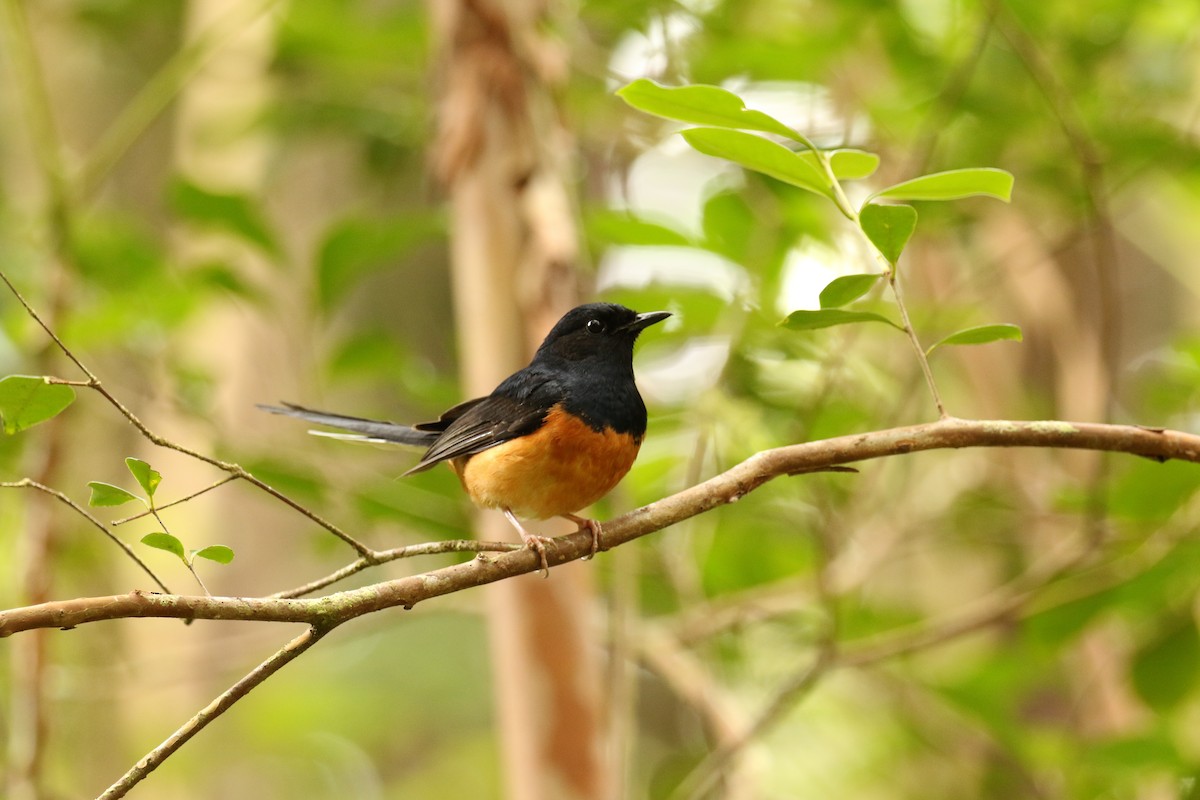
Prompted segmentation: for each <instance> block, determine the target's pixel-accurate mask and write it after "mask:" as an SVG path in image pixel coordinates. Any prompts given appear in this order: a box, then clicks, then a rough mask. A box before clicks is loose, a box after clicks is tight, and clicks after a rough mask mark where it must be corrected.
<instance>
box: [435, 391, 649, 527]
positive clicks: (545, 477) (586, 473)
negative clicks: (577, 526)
mask: <svg viewBox="0 0 1200 800" xmlns="http://www.w3.org/2000/svg"><path fill="white" fill-rule="evenodd" d="M640 447H641V441H640V440H638V439H635V438H634V437H633V436H631V435H629V434H627V433H617V432H616V431H614V430H612V429H611V428H609V429H606V430H604V431H603V432H597V431H595V430H593V429H592V428H590V427H588V425H587V423H585V422H582V421H581V420H579V419H576V418H575V417H573V416H571V415H570V414H567V413H566V412H564V411H563V410H562V408H561V407H559V406H555V407H554V408H552V409H551V410H550V413H549V414H548V415H547V417H546V421H545V422H544V423H543V424H542V427H540V428H538V429H537V430H536V431H534V432H533V433H531V434H529V435H528V436H522V437H520V438H518V439H512V440H510V441H507V442H504V443H503V444H499V445H496V446H495V447H492V448H489V449H487V450H484V451H483V452H482V453H476V454H475V455H473V456H468V457H467V458H460V459H455V460H454V461H453V462H451V465H450V466H451V467H452V468H453V469H454V471H455V473H457V474H458V477H459V480H461V481H462V484H463V488H464V489H466V490H467V494H469V495H470V496H471V500H473V501H474V502H475V503H476V505H480V506H483V507H484V508H508V509H510V510H511V511H512V512H513V513H514V514H516V515H517V516H518V517H525V518H528V519H547V518H549V517H557V516H559V515H562V514H571V513H574V512H576V511H579V510H580V509H582V508H585V507H587V506H589V505H591V504H592V503H594V502H596V501H597V500H599V499H600V498H601V497H603V496H604V495H606V494H608V493H609V492H610V491H612V489H613V487H614V486H616V485H617V483H618V482H619V481H620V480H621V478H623V477H625V473H627V472H629V468H630V467H632V466H633V461H634V459H635V458H637V454H638V449H639V448H640Z"/></svg>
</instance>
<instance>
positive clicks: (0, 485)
mask: <svg viewBox="0 0 1200 800" xmlns="http://www.w3.org/2000/svg"><path fill="white" fill-rule="evenodd" d="M0 489H36V490H37V491H39V492H45V493H46V494H48V495H50V496H51V497H56V498H58V500H59V501H60V502H62V503H65V504H66V505H67V506H69V507H70V508H71V509H72V510H74V511H75V513H76V514H79V515H80V516H81V517H83V518H84V519H86V520H87V521H88V522H90V523H91V524H92V527H94V528H95V529H96V530H98V531H100V532H101V533H103V534H104V535H105V536H107V537H108V538H109V539H111V540H112V541H113V543H114V544H116V545H117V547H120V548H121V549H122V550H124V551H125V555H127V556H129V557H130V558H132V559H133V562H134V563H135V564H137V565H138V566H139V567H141V568H142V571H143V572H145V573H146V574H147V575H149V576H150V580H152V581H154V583H155V584H156V585H157V586H158V588H160V589H162V590H163V591H164V592H166V593H168V594H170V592H171V590H170V589H168V588H167V585H166V584H165V583H163V582H162V581H161V580H159V578H158V576H157V575H155V574H154V570H152V569H150V567H148V566H147V565H146V562H145V561H142V559H141V558H139V557H138V554H137V553H135V552H134V551H133V548H132V547H130V546H129V545H127V544H126V543H125V542H123V541H121V540H120V539H119V538H117V537H116V536H115V535H113V532H112V531H110V530H109V529H108V528H106V527H105V526H104V523H103V522H101V521H100V520H98V519H96V518H95V517H93V516H92V515H91V514H90V513H88V511H87V509H85V508H84V507H83V506H81V505H79V504H78V503H76V502H75V501H74V500H72V499H71V498H69V497H67V496H66V495H65V494H63V493H62V492H60V491H58V490H57V489H51V488H50V487H49V486H45V485H43V484H41V483H38V482H37V481H35V480H31V479H30V478H23V479H21V480H19V481H0Z"/></svg>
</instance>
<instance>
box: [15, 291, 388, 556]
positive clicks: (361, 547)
mask: <svg viewBox="0 0 1200 800" xmlns="http://www.w3.org/2000/svg"><path fill="white" fill-rule="evenodd" d="M0 280H2V281H4V283H5V285H6V286H8V289H9V291H11V292H12V294H13V296H14V297H16V298H17V301H18V302H19V303H20V304H21V305H22V306H24V308H25V311H26V313H28V314H29V316H30V317H32V318H33V320H34V321H35V322H37V324H38V325H39V326H40V327H41V328H42V330H43V331H45V332H46V335H47V336H49V337H50V339H51V341H53V342H54V344H55V345H57V346H58V349H59V350H61V351H62V352H63V354H64V355H65V356H66V357H67V358H69V359H71V361H72V362H73V363H74V364H75V366H76V367H78V368H79V371H80V372H82V373H83V374H84V375H86V376H87V381H86V382H85V383H83V384H81V385H83V386H85V387H86V388H89V389H92V390H93V391H95V392H97V393H99V394H100V396H102V397H103V398H104V399H105V400H107V401H108V402H109V405H111V406H112V407H113V408H115V409H116V410H117V411H118V412H120V414H121V416H123V417H125V419H126V420H128V421H129V424H131V425H133V427H135V428H137V429H138V432H139V433H141V434H142V436H144V437H145V438H146V439H148V440H150V441H151V442H153V443H154V444H156V445H158V446H159V447H165V448H167V449H168V450H174V451H175V452H177V453H182V454H184V455H185V456H190V457H192V458H194V459H196V460H197V461H203V462H204V463H205V464H211V465H212V466H214V467H216V468H217V469H219V470H222V471H223V472H227V473H229V474H230V475H232V476H233V477H235V478H241V479H242V480H244V481H246V482H247V483H250V484H252V485H253V486H255V487H257V488H258V489H260V490H262V491H264V492H266V493H267V494H269V495H271V496H272V497H274V498H275V499H276V500H278V501H279V502H281V503H283V504H284V505H287V506H289V507H291V508H292V509H294V510H295V511H297V512H299V513H300V514H302V515H304V516H305V517H308V518H309V519H310V520H312V521H313V522H315V523H316V524H317V525H320V526H321V527H322V528H324V529H325V530H327V531H329V532H330V533H332V534H333V535H334V536H336V537H338V538H339V539H341V540H342V541H343V542H345V543H346V544H348V545H350V546H351V547H353V548H354V549H355V550H356V551H357V552H358V554H359V555H360V556H362V557H363V558H366V559H367V560H368V561H374V559H375V555H376V554H375V551H374V550H372V549H371V548H370V547H367V546H366V545H365V544H363V543H362V542H360V541H358V540H357V539H355V538H354V537H353V536H351V535H350V534H348V533H346V532H345V531H344V530H342V529H341V528H340V527H338V526H337V525H335V524H334V523H332V522H330V521H329V520H327V519H325V518H323V517H321V516H320V515H318V514H317V513H315V512H314V511H312V510H311V509H309V508H307V507H305V506H303V505H301V504H300V503H297V502H296V501H295V500H293V499H292V498H290V497H288V496H287V495H285V494H284V493H283V492H281V491H279V490H278V489H276V488H274V487H272V486H270V485H268V484H266V483H264V482H263V481H262V480H260V479H259V478H256V477H255V476H254V475H252V474H250V473H249V472H247V471H246V469H245V468H244V467H242V466H241V465H240V464H234V463H232V462H229V461H221V460H220V459H218V458H213V457H212V456H209V455H205V454H204V453H201V452H199V451H198V450H193V449H191V448H189V447H185V446H184V445H181V444H179V443H177V442H173V441H171V440H170V439H167V438H166V437H164V436H159V435H158V434H157V433H155V432H154V431H152V430H150V428H148V427H147V426H146V425H145V423H143V422H142V421H141V420H140V419H138V417H137V416H136V415H135V414H134V413H133V412H132V411H130V410H129V409H128V408H126V407H125V405H124V404H123V403H122V402H121V401H120V400H118V399H117V398H116V397H115V396H113V394H112V393H111V392H109V391H108V389H106V388H105V387H104V386H103V385H102V384H101V383H100V379H99V378H97V377H96V375H95V373H93V372H92V371H91V370H89V369H88V368H87V366H85V365H84V363H83V362H82V361H81V360H80V359H79V358H78V357H77V356H76V355H75V354H74V353H73V352H71V349H70V348H69V347H67V345H66V344H65V343H64V342H63V340H62V339H60V338H59V337H58V334H56V333H55V332H54V331H53V330H52V329H51V328H50V326H49V325H47V324H46V322H45V321H44V320H43V319H42V318H41V316H40V315H39V314H38V312H37V311H36V310H35V309H34V308H33V306H32V305H30V304H29V301H28V300H26V299H25V297H24V295H22V294H21V293H20V292H19V291H17V287H16V286H14V285H13V282H12V281H10V280H9V279H8V276H7V275H5V274H4V272H3V271H2V270H0Z"/></svg>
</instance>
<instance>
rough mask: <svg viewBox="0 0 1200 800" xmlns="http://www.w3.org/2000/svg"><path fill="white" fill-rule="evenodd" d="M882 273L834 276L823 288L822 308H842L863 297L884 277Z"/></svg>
mask: <svg viewBox="0 0 1200 800" xmlns="http://www.w3.org/2000/svg"><path fill="white" fill-rule="evenodd" d="M882 277H883V276H882V275H878V274H875V275H870V274H863V275H843V276H841V277H840V278H834V279H833V280H832V281H830V282H829V283H828V284H827V285H826V286H825V288H824V289H822V290H821V308H840V307H841V306H844V305H846V304H847V303H852V302H854V301H855V300H857V299H858V298H860V297H862V296H863V295H864V294H866V293H867V292H869V291H871V288H872V287H873V286H874V285H875V284H876V283H877V282H878V281H879V279H880V278H882Z"/></svg>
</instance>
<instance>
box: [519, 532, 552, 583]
mask: <svg viewBox="0 0 1200 800" xmlns="http://www.w3.org/2000/svg"><path fill="white" fill-rule="evenodd" d="M521 540H522V541H523V542H525V546H526V547H528V548H529V549H530V550H533V551H534V552H535V553H537V554H538V558H540V559H541V560H542V570H541V572H542V577H543V578H549V577H550V564H549V563H548V562H547V561H546V545H553V544H554V539H552V538H551V537H549V536H538V535H537V534H534V533H525V532H524V531H522V532H521Z"/></svg>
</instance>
